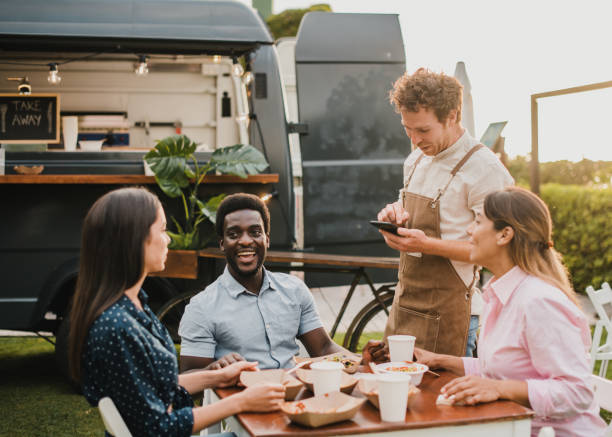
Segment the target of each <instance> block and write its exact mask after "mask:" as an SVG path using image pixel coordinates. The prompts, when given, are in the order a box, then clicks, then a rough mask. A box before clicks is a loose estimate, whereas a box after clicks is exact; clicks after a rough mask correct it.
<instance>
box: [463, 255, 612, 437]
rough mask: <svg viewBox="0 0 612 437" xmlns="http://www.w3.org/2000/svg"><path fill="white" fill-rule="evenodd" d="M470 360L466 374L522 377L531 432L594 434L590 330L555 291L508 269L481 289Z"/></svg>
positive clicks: (597, 421) (598, 427)
mask: <svg viewBox="0 0 612 437" xmlns="http://www.w3.org/2000/svg"><path fill="white" fill-rule="evenodd" d="M483 298H484V300H485V307H484V313H483V317H482V320H483V321H484V324H483V326H482V328H481V330H480V337H479V339H478V358H463V367H464V369H465V374H466V375H473V374H476V375H481V376H483V377H485V378H494V379H514V380H521V381H527V387H528V395H529V403H530V404H531V408H532V409H533V410H534V412H535V413H536V417H535V418H534V420H533V421H532V425H531V435H532V436H537V434H538V432H539V430H540V428H541V427H543V426H552V427H553V428H554V429H555V433H556V437H563V436H585V437H587V436H588V437H597V436H601V435H602V434H603V432H604V430H605V427H606V425H605V422H604V421H603V420H602V419H601V418H600V417H599V406H598V405H597V403H596V401H595V399H594V395H593V390H592V388H591V384H590V382H589V377H590V374H591V367H590V360H589V356H588V352H589V348H590V344H591V334H590V331H589V327H588V324H587V322H586V318H585V316H584V314H583V313H582V311H580V309H578V308H577V307H576V305H574V303H572V302H571V301H570V300H569V299H568V297H567V296H566V295H565V294H564V293H563V292H562V291H561V290H559V289H558V288H556V287H554V286H552V285H550V284H548V283H546V282H544V281H542V280H541V279H538V278H536V277H535V276H531V275H528V274H527V273H525V272H524V271H523V270H521V269H520V268H519V267H517V266H515V267H514V268H512V269H511V270H510V271H508V272H507V273H506V274H504V275H503V276H502V277H501V278H498V279H497V278H493V279H491V280H490V281H489V282H488V283H487V285H486V286H485V287H484V292H483Z"/></svg>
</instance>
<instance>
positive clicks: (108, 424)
mask: <svg viewBox="0 0 612 437" xmlns="http://www.w3.org/2000/svg"><path fill="white" fill-rule="evenodd" d="M98 410H100V416H102V422H104V427H105V428H106V431H108V433H109V434H111V435H114V436H115V437H132V433H130V430H129V429H128V427H127V425H126V424H125V422H124V421H123V419H122V418H121V414H119V411H118V410H117V407H115V404H114V403H113V400H112V399H111V398H109V397H105V398H102V399H100V402H98Z"/></svg>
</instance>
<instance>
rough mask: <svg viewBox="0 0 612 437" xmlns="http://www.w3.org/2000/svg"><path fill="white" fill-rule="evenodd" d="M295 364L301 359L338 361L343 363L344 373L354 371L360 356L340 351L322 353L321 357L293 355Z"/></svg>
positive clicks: (314, 361) (301, 360)
mask: <svg viewBox="0 0 612 437" xmlns="http://www.w3.org/2000/svg"><path fill="white" fill-rule="evenodd" d="M293 359H294V360H295V362H296V363H297V364H299V363H301V362H303V361H312V362H313V363H316V362H317V361H338V362H340V363H342V364H344V371H345V372H346V373H355V372H357V369H358V367H359V363H361V356H360V355H357V354H343V353H340V352H336V353H335V354H330V355H323V356H322V357H316V358H306V357H293Z"/></svg>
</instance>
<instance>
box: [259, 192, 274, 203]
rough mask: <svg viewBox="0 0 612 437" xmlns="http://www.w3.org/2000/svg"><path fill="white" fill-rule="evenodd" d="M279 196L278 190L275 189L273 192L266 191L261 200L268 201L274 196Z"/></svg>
mask: <svg viewBox="0 0 612 437" xmlns="http://www.w3.org/2000/svg"><path fill="white" fill-rule="evenodd" d="M276 196H278V191H276V190H274V191H272V192H271V193H266V194H264V195H262V196H261V197H260V199H261V201H262V202H264V203H267V202H268V201H269V200H270V199H272V198H273V197H276Z"/></svg>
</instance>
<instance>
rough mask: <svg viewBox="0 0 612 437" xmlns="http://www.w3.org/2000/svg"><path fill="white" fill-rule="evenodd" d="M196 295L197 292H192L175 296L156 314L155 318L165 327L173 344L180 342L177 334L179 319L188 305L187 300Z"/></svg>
mask: <svg viewBox="0 0 612 437" xmlns="http://www.w3.org/2000/svg"><path fill="white" fill-rule="evenodd" d="M196 294H197V292H193V291H187V292H185V293H181V294H177V295H176V296H174V297H173V298H172V299H170V300H169V301H168V302H166V303H165V304H164V305H162V307H161V308H160V309H159V310H158V311H157V313H156V316H157V318H158V319H159V320H160V322H162V324H163V325H164V326H165V327H166V329H167V330H168V332H169V333H170V337H172V341H173V342H175V343H180V342H181V337H180V336H179V334H178V329H179V324H180V322H181V317H183V313H184V312H185V307H186V306H187V304H188V303H189V299H191V298H192V297H193V296H195V295H196Z"/></svg>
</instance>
